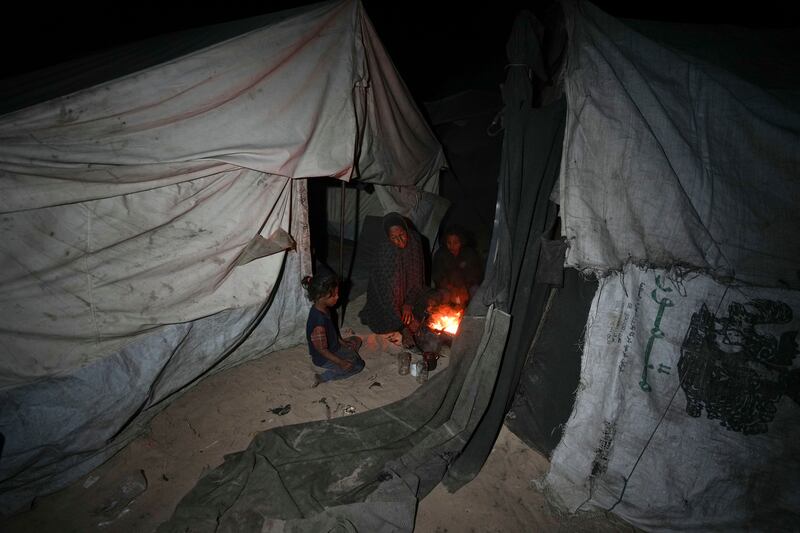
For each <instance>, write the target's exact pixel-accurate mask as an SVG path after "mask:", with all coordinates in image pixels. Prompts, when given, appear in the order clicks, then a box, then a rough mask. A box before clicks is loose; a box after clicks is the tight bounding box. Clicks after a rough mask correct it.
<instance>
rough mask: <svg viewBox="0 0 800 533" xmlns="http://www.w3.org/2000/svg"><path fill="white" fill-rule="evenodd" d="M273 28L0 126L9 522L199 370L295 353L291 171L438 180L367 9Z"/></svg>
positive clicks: (302, 200)
mask: <svg viewBox="0 0 800 533" xmlns="http://www.w3.org/2000/svg"><path fill="white" fill-rule="evenodd" d="M265 20H269V21H271V24H270V25H268V26H265V27H258V28H256V29H252V25H248V24H245V25H244V26H247V27H248V29H250V30H251V31H248V32H247V33H244V34H240V35H235V36H231V31H230V28H229V29H228V30H226V31H224V32H222V33H221V34H220V35H223V36H224V40H222V41H221V42H217V43H216V44H213V45H211V46H208V47H206V48H202V49H199V50H195V51H193V52H192V53H191V54H188V55H185V56H181V57H177V58H171V59H170V60H169V61H167V62H164V63H160V64H157V65H155V66H151V67H149V68H147V69H145V70H142V71H138V72H135V73H131V74H127V75H125V76H123V77H121V78H118V79H114V80H111V81H104V82H103V83H101V84H99V85H94V86H92V87H90V88H88V89H83V90H80V91H78V92H75V93H72V94H69V95H66V96H62V97H59V98H56V99H54V100H49V101H45V102H42V103H38V104H36V105H32V106H30V107H26V108H24V109H20V110H17V111H14V112H12V113H10V114H6V115H4V116H2V117H0V237H1V238H0V261H1V262H2V265H1V266H2V269H0V271H2V274H1V275H0V276H1V277H0V302H2V303H0V346H2V347H3V350H4V356H3V358H2V359H1V360H0V395H2V398H0V432H2V435H3V436H4V437H5V443H4V448H3V461H2V464H0V511H1V512H3V513H7V512H11V511H13V510H15V509H17V508H19V507H20V506H21V505H22V504H23V503H24V502H25V501H26V499H27V500H29V499H30V498H31V497H33V496H35V495H36V494H41V493H43V492H46V491H52V490H55V489H56V488H58V487H60V486H63V485H64V484H65V483H67V482H68V481H69V480H70V479H74V478H75V477H77V476H79V475H81V474H82V473H84V472H85V471H87V470H88V469H89V468H91V467H93V466H95V465H97V464H98V463H99V462H100V461H102V460H103V459H104V458H106V457H108V456H109V455H110V453H113V451H114V450H115V449H118V448H119V446H121V445H122V444H124V442H127V440H129V439H130V438H131V437H132V436H133V435H134V434H135V431H137V430H138V428H140V427H141V426H142V424H144V423H145V422H146V420H147V419H148V418H149V417H150V416H152V415H153V414H154V413H155V412H156V410H157V409H158V408H159V406H160V405H162V403H161V402H163V401H164V400H165V399H167V398H170V397H172V396H173V395H174V394H175V393H176V392H177V391H180V390H181V389H182V388H184V387H186V386H187V385H189V384H191V383H192V382H194V381H195V380H197V379H199V378H200V377H201V376H203V375H204V374H206V373H208V372H210V371H217V370H219V369H222V368H225V367H227V366H230V365H233V364H237V363H239V362H241V361H244V360H246V359H248V358H252V357H255V356H257V355H260V354H263V353H266V352H267V351H269V350H270V349H275V348H280V347H285V346H289V345H291V344H296V343H297V342H300V340H301V339H302V335H303V329H302V321H303V320H304V318H305V313H306V310H307V307H308V303H307V302H306V300H305V298H304V296H303V295H302V290H301V289H300V287H299V280H300V279H301V277H302V275H303V274H306V273H310V270H311V265H310V260H309V249H310V246H309V239H308V213H307V206H308V203H307V192H306V184H305V181H304V180H300V179H296V178H313V177H317V176H328V177H335V178H340V179H350V178H351V177H353V176H358V177H359V178H360V179H363V180H366V181H371V182H374V183H376V184H379V185H383V186H386V185H395V186H403V187H408V188H415V187H416V186H418V185H419V186H421V187H422V186H432V187H435V186H436V184H437V183H438V172H439V169H440V168H441V167H442V166H443V164H444V157H443V155H442V150H441V147H440V146H439V144H438V143H437V142H436V140H435V139H434V137H433V135H432V133H431V131H430V129H429V128H428V126H427V125H426V124H425V122H424V119H423V118H422V116H421V114H420V113H419V111H418V110H417V108H416V107H415V105H414V103H413V100H412V99H411V98H410V96H409V95H408V94H407V92H406V89H405V87H404V85H403V83H402V81H401V80H400V78H399V76H398V75H397V73H396V72H395V70H394V68H393V66H392V65H391V61H390V60H389V58H388V57H387V56H386V54H385V52H384V51H383V49H382V47H381V45H380V43H379V41H378V39H377V37H376V35H375V33H374V30H373V28H372V26H371V24H370V22H369V21H368V20H367V19H366V17H365V16H364V13H363V9H362V7H361V5H360V4H359V3H358V2H356V1H343V2H328V3H323V4H316V5H313V6H310V7H307V8H303V9H299V10H294V11H292V12H290V13H289V14H287V15H284V16H278V17H268V18H267V19H265ZM244 26H243V27H244ZM216 29H219V28H216ZM209 31H211V32H212V33H213V29H212V30H209ZM195 37H196V35H195ZM174 39H176V40H179V36H174ZM173 44H175V46H176V47H177V48H178V49H181V47H180V45H179V44H178V43H172V42H170V43H168V45H169V46H172V45H173ZM150 45H152V43H150ZM165 46H167V45H166V44H165ZM137 50H138V49H137V47H136V46H132V47H127V48H126V54H127V55H126V57H128V58H133V57H134V56H135V55H136V53H137ZM139 51H140V52H141V53H142V54H152V53H154V52H153V50H152V49H151V48H149V47H143V48H142V49H141V50H139ZM106 59H109V60H112V61H113V60H114V58H113V57H111V58H106ZM133 64H137V63H136V62H135V61H133ZM102 71H103V69H99V70H98V71H97V72H102ZM59 72H60V75H62V76H70V75H72V74H74V75H75V76H76V77H80V75H81V73H80V72H75V73H71V72H69V70H68V69H66V68H65V69H61V70H59ZM286 235H289V236H291V238H292V239H293V240H294V241H295V243H296V249H295V251H291V252H286V251H284V250H285V249H286V247H287V246H288V245H289V244H291V243H290V242H289V240H288V239H287V238H286Z"/></svg>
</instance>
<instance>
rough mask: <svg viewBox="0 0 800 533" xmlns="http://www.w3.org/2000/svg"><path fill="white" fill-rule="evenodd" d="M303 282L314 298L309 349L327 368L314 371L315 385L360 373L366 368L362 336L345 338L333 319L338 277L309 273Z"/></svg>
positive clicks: (316, 359) (319, 365)
mask: <svg viewBox="0 0 800 533" xmlns="http://www.w3.org/2000/svg"><path fill="white" fill-rule="evenodd" d="M302 285H303V288H304V289H306V292H307V293H308V299H309V300H311V301H312V302H314V305H312V306H311V309H310V310H309V312H308V322H306V339H307V340H308V351H309V353H310V354H311V361H312V362H313V363H314V365H316V366H318V367H320V368H322V369H323V371H322V372H321V373H317V374H314V385H313V386H314V387H316V386H317V385H319V384H320V383H324V382H326V381H332V380H336V379H344V378H348V377H350V376H353V375H355V374H358V373H359V372H361V370H363V368H364V360H363V359H361V357H359V355H358V350H359V348H361V338H360V337H356V336H352V337H348V338H346V339H343V338H342V337H341V336H340V335H339V332H338V330H337V329H336V325H335V324H334V323H333V320H331V313H330V310H331V308H332V307H333V306H334V305H336V302H337V301H338V300H339V281H338V279H337V278H336V276H335V275H332V274H324V275H318V276H314V277H311V276H306V277H305V278H303V281H302Z"/></svg>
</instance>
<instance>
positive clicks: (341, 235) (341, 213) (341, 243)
mask: <svg viewBox="0 0 800 533" xmlns="http://www.w3.org/2000/svg"><path fill="white" fill-rule="evenodd" d="M344 187H345V183H344V181H342V188H341V189H340V190H341V196H342V198H341V204H339V277H340V278H341V281H340V282H341V283H344V193H345V189H344ZM340 314H341V315H342V316H341V318H340V324H339V325H340V326H341V325H342V324H344V309H343V310H342V312H341V313H340Z"/></svg>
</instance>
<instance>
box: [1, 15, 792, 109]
mask: <svg viewBox="0 0 800 533" xmlns="http://www.w3.org/2000/svg"><path fill="white" fill-rule="evenodd" d="M362 1H363V5H364V7H365V9H366V11H367V14H368V15H369V17H370V19H371V20H372V21H373V23H374V24H375V27H376V29H377V32H378V35H379V36H380V38H381V40H382V41H383V43H384V45H385V46H386V48H387V50H388V52H389V55H390V56H391V57H392V59H393V61H394V62H395V65H396V66H397V68H398V70H399V72H400V74H401V76H402V77H403V79H404V80H405V81H406V84H407V85H408V86H409V88H410V89H411V92H412V94H413V95H414V96H415V98H416V99H417V100H418V102H421V101H428V100H433V99H436V98H440V97H443V96H445V95H447V94H451V93H454V92H457V91H459V90H464V89H470V88H474V89H492V88H496V87H497V84H498V83H500V82H501V81H502V79H503V77H504V72H503V65H504V62H505V41H506V39H507V37H508V34H509V32H510V30H511V24H512V22H513V20H514V17H515V15H516V14H517V13H518V12H519V10H520V9H523V8H527V9H530V10H531V11H533V12H534V13H541V12H542V11H543V10H545V9H547V6H548V5H550V4H553V3H554V2H552V1H551V0H538V1H537V0H529V1H527V2H526V1H521V0H514V1H508V2H498V1H495V2H481V3H479V4H478V5H476V6H471V7H467V3H466V2H458V3H455V2H436V1H434V0H431V1H428V2H392V1H388V0H362ZM312 3H315V2H310V1H296V0H295V1H287V0H284V1H273V2H270V1H266V2H264V1H262V2H253V1H249V2H245V1H235V0H228V1H225V2H218V3H213V4H201V3H200V2H161V3H154V2H140V3H125V2H119V3H111V2H108V3H106V4H95V5H88V4H80V3H72V2H62V3H59V4H56V5H54V6H44V5H41V4H38V3H34V2H30V3H28V4H25V5H20V6H15V8H14V10H13V13H14V14H13V15H10V13H12V11H11V10H9V11H8V13H9V14H8V15H6V16H5V17H4V18H5V20H4V23H3V26H4V28H3V31H2V37H1V39H2V42H1V43H0V44H1V45H2V50H3V55H4V59H3V74H2V76H0V77H2V78H9V77H13V76H15V75H17V74H21V73H24V72H29V71H32V70H37V69H39V68H43V67H46V66H50V65H54V64H57V63H60V62H63V61H66V60H69V59H74V58H76V57H81V56H85V55H88V54H91V53H93V52H97V51H100V50H105V49H109V48H113V47H115V46H119V45H122V44H126V43H130V42H133V41H137V40H141V39H144V38H147V37H151V36H155V35H160V34H165V33H170V32H174V31H180V30H183V29H188V28H195V27H199V26H204V25H208V24H215V23H219V22H226V21H231V20H235V19H240V18H246V17H250V16H256V15H260V14H264V13H269V12H273V11H280V10H282V9H287V8H291V7H296V6H300V5H307V4H312ZM596 4H597V5H598V7H600V8H601V9H603V10H605V11H607V12H608V13H610V14H612V15H615V16H618V17H628V18H637V19H651V20H663V21H672V22H692V23H715V24H734V25H741V26H750V27H767V28H769V27H776V28H777V27H783V28H785V27H798V26H799V25H798V17H797V10H798V8H797V7H795V6H796V3H795V2H779V1H775V0H769V1H766V2H763V1H762V2H755V3H747V4H735V3H733V2H717V1H712V2H702V1H694V2H688V1H676V2H661V3H653V2H644V1H641V2H630V1H628V2H622V1H610V0H609V1H598V2H596Z"/></svg>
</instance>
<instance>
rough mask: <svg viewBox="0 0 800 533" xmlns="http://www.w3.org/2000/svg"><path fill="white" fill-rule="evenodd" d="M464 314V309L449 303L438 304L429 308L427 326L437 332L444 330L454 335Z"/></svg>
mask: <svg viewBox="0 0 800 533" xmlns="http://www.w3.org/2000/svg"><path fill="white" fill-rule="evenodd" d="M463 316H464V310H463V309H461V308H459V307H454V306H450V305H439V306H436V307H434V308H433V309H431V311H430V314H429V318H428V328H430V329H431V330H432V331H435V332H437V333H439V332H445V333H449V334H450V335H455V334H456V333H457V332H458V325H459V324H460V323H461V318H462V317H463Z"/></svg>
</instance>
